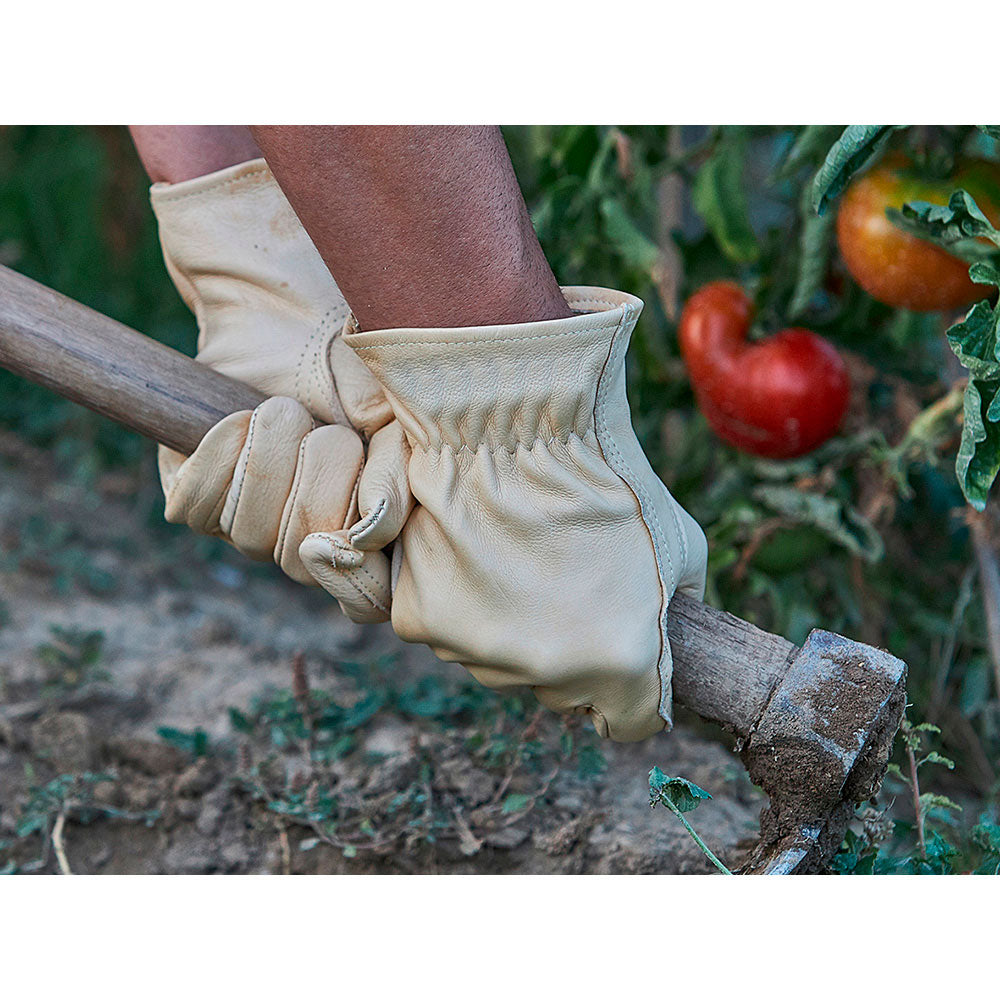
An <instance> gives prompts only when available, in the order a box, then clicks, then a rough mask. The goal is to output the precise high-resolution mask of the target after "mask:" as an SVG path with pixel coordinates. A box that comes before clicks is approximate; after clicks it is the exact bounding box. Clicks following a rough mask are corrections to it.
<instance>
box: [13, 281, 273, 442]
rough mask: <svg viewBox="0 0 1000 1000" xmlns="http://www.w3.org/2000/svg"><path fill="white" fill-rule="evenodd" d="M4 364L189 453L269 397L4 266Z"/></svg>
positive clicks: (26, 376) (157, 439) (76, 400)
mask: <svg viewBox="0 0 1000 1000" xmlns="http://www.w3.org/2000/svg"><path fill="white" fill-rule="evenodd" d="M0 365H2V366H3V367H4V368H9V369H10V370H11V371H13V372H16V373H17V374H18V375H23V376H24V377H25V378H27V379H30V380H31V381H33V382H38V383H39V384H40V385H44V386H46V387H47V388H49V389H52V390H53V391H55V392H57V393H59V395H60V396H65V397H66V398H67V399H72V400H73V402H75V403H80V404H81V405H83V406H86V407H87V408H88V409H91V410H96V411H97V412H98V413H101V414H103V415H104V416H106V417H110V418H111V419H112V420H114V421H116V422H118V423H120V424H124V425H125V426H126V427H130V428H131V429H132V430H135V431H138V432H139V433H140V434H145V435H146V437H151V438H153V439H154V440H155V441H159V442H160V443H161V444H165V445H167V446H168V447H170V448H174V449H176V450H177V451H180V452H183V453H184V454H185V455H190V454H191V452H193V451H194V450H195V448H197V447H198V442H199V441H201V439H202V438H203V437H204V436H205V434H206V432H207V431H208V429H209V428H210V427H213V426H214V425H215V424H217V423H218V422H219V421H220V420H221V419H222V418H223V417H225V416H227V415H228V414H230V413H233V412H235V411H236V410H252V409H253V408H254V407H255V406H257V405H258V403H261V402H263V400H264V397H263V396H262V395H261V394H260V393H259V392H257V390H256V389H251V388H250V386H248V385H243V384H242V383H241V382H236V381H234V380H233V379H230V378H226V376H225V375H220V374H218V372H214V371H212V370H211V369H210V368H206V367H205V366H204V365H199V364H198V363H197V362H195V361H193V360H192V359H191V358H189V357H187V356H186V355H184V354H181V353H179V352H178V351H174V350H172V349H171V348H169V347H166V346H165V345H163V344H161V343H159V342H158V341H155V340H152V339H150V338H149V337H144V336H143V335H142V334H141V333H137V332H136V331H135V330H132V329H131V328H129V327H127V326H125V325H124V324H123V323H118V322H117V321H115V320H113V319H111V318H109V317H108V316H104V315H102V314H101V313H99V312H96V311H95V310H93V309H88V308H87V306H85V305H82V304H81V303H79V302H74V301H73V300H72V299H69V298H67V297H66V296H65V295H60V294H59V292H56V291H53V290H52V289H51V288H46V287H45V286H44V285H40V284H38V282H36V281H32V280H31V279H30V278H26V277H24V275H21V274H18V273H17V272H15V271H11V270H10V269H8V268H6V267H0Z"/></svg>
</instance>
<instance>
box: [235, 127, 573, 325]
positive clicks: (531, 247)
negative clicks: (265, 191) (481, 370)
mask: <svg viewBox="0 0 1000 1000" xmlns="http://www.w3.org/2000/svg"><path fill="white" fill-rule="evenodd" d="M250 131H251V133H252V135H253V137H254V138H255V139H256V141H257V144H258V145H259V147H260V148H261V150H262V151H263V153H264V156H265V157H266V158H267V161H268V164H269V165H270V167H271V169H272V171H273V172H274V175H275V177H276V178H277V179H278V183H279V184H281V186H282V188H283V189H284V191H285V193H286V195H287V196H288V199H289V201H291V203H292V206H293V207H294V209H295V211H296V212H297V213H298V215H299V218H300V219H301V220H302V223H303V225H304V226H305V228H306V230H307V231H308V232H309V234H310V236H311V237H312V239H313V242H314V243H315V244H316V247H317V248H318V250H319V252H320V253H321V254H322V256H323V259H324V260H325V261H326V263H327V266H328V267H329V268H330V270H331V272H332V273H333V275H334V277H335V278H336V279H337V283H338V284H339V285H340V287H341V289H342V291H343V292H344V295H345V296H346V298H347V300H348V302H349V303H350V305H351V307H352V309H353V310H354V313H355V315H356V316H357V318H358V321H359V323H360V324H361V326H362V328H366V329H384V328H390V327H400V326H418V327H419V326H479V325H488V324H493V323H520V322H530V321H533V320H540V319H554V318H557V317H561V316H567V315H569V308H568V306H567V305H566V301H565V299H564V298H563V296H562V293H561V292H560V290H559V286H558V283H557V282H556V279H555V277H554V276H553V274H552V271H551V269H550V268H549V265H548V263H547V261H546V260H545V256H544V254H543V253H542V250H541V247H540V246H539V244H538V239H537V237H536V236H535V232H534V230H533V229H532V226H531V220H530V218H529V216H528V211H527V208H526V206H525V204H524V198H523V196H522V195H521V191H520V189H519V187H518V185H517V179H516V177H515V176H514V170H513V167H512V166H511V162H510V157H509V156H508V154H507V149H506V147H505V146H504V142H503V137H502V136H501V134H500V130H499V129H497V128H493V127H486V126H460V127H437V126H429V127H409V126H405V127H404V126H398V127H391V126H387V127H382V126H369V127H356V126H333V125H329V126H327V125H323V126H273V125H257V126H251V127H250Z"/></svg>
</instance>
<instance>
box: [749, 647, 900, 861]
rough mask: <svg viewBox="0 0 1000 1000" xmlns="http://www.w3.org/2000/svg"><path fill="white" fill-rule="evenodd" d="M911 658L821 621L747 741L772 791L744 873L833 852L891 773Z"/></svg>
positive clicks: (752, 762) (756, 772) (757, 774)
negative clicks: (823, 627)
mask: <svg viewBox="0 0 1000 1000" xmlns="http://www.w3.org/2000/svg"><path fill="white" fill-rule="evenodd" d="M905 683H906V664H905V663H903V661H902V660H900V659H897V658H896V657H895V656H893V655H892V654H890V653H887V652H886V651H885V650H882V649H877V648H875V647H874V646H867V645H864V644H863V643H858V642H854V641H852V640H850V639H845V638H844V637H843V636H840V635H836V634H834V633H832V632H826V631H823V630H820V629H815V630H813V631H812V632H811V633H810V634H809V638H808V639H807V640H806V642H805V645H804V646H803V647H802V648H801V649H800V650H799V652H798V654H797V655H796V656H795V658H794V659H793V661H792V662H791V664H790V665H789V668H788V671H787V673H786V674H785V676H784V677H783V678H782V680H781V681H780V683H779V684H778V685H777V687H776V688H775V690H774V693H773V694H772V696H771V698H770V700H769V701H768V703H767V705H766V707H765V709H764V712H763V714H762V715H761V718H760V720H759V722H758V723H757V725H756V726H755V727H754V729H753V731H752V732H751V733H750V734H749V735H748V737H747V738H746V740H745V741H744V743H743V747H742V750H741V756H742V758H743V761H744V763H745V764H746V766H747V770H748V771H749V773H750V778H751V780H752V781H753V782H754V784H756V785H759V786H760V787H761V788H763V789H764V791H766V792H767V794H768V797H769V799H770V803H769V805H768V806H767V807H766V808H765V809H764V811H763V813H762V814H761V839H760V842H759V843H758V844H757V846H756V847H755V848H754V850H753V853H752V854H751V856H750V858H749V859H748V860H747V862H746V864H745V865H744V866H743V868H742V869H741V871H742V872H743V873H745V874H761V875H763V874H767V875H787V874H793V873H794V874H808V873H810V872H815V871H819V870H821V869H822V868H823V866H824V865H825V864H826V863H827V862H828V861H829V859H830V858H831V857H832V856H833V855H834V854H835V853H836V851H837V849H838V847H839V846H840V843H841V841H842V839H843V836H844V831H845V830H846V828H847V824H848V822H849V821H850V819H851V817H852V816H853V814H854V807H855V805H856V804H857V803H859V802H862V801H864V800H865V799H867V798H871V797H872V796H873V795H874V794H875V793H876V791H877V790H878V787H879V785H880V784H881V782H882V777H883V775H884V774H885V769H886V765H887V763H888V759H889V754H890V751H891V749H892V741H893V738H894V737H895V735H896V731H897V730H898V728H899V725H900V722H901V721H902V716H903V709H904V708H905V705H906V691H905Z"/></svg>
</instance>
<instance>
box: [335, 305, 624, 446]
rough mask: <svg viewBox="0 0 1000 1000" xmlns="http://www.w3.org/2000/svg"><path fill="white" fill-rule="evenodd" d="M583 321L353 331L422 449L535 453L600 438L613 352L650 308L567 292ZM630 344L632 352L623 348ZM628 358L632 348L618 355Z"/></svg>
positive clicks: (348, 337)
mask: <svg viewBox="0 0 1000 1000" xmlns="http://www.w3.org/2000/svg"><path fill="white" fill-rule="evenodd" d="M563 294H564V295H565V296H566V300H567V302H568V303H569V306H570V308H572V309H573V310H574V312H575V313H576V315H574V316H570V317H567V318H565V319H557V320H545V321H542V322H538V323H521V324H514V325H507V326H480V327H459V328H451V329H397V330H379V331H365V332H351V328H350V326H349V327H348V328H347V329H346V330H345V333H344V337H343V339H344V342H345V343H346V344H347V345H348V346H350V347H351V348H352V349H353V350H354V351H355V352H356V353H357V354H358V355H359V356H360V357H361V359H362V360H363V361H364V362H365V364H366V365H367V366H368V367H369V368H370V369H371V371H372V372H373V373H374V375H375V377H376V378H377V379H378V380H379V382H381V384H382V386H383V388H384V389H385V390H386V393H387V395H388V396H389V397H390V399H391V400H392V403H393V409H394V411H395V413H396V416H397V417H398V418H399V420H400V422H401V423H402V424H403V427H404V429H405V430H406V432H407V436H408V437H409V439H410V441H411V443H412V444H413V445H414V447H417V448H423V449H426V450H439V449H442V448H451V449H454V450H456V451H458V450H462V449H468V450H471V451H476V450H479V449H481V448H484V447H485V448H487V449H488V450H491V451H493V450H498V449H504V450H507V451H514V450H516V449H518V448H521V447H524V448H531V447H533V446H534V445H536V444H538V443H539V442H542V443H552V442H554V441H566V440H568V439H569V438H570V437H579V438H584V437H588V436H593V434H594V431H595V412H596V409H597V394H598V388H599V385H600V383H601V380H602V375H604V373H605V369H606V367H607V366H608V362H609V358H610V357H611V354H612V347H613V345H616V344H617V345H620V346H622V347H623V346H626V345H627V343H628V339H629V337H630V336H631V333H632V329H633V327H634V326H635V322H636V320H637V319H638V316H639V313H640V311H641V310H642V301H641V300H640V299H638V298H636V297H635V296H633V295H628V294H625V293H624V292H616V291H612V290H610V289H605V288H592V287H571V288H564V289H563ZM622 341H624V344H622ZM615 354H616V355H617V356H618V358H619V360H620V359H621V358H623V357H624V350H621V351H620V353H619V352H618V351H616V352H615Z"/></svg>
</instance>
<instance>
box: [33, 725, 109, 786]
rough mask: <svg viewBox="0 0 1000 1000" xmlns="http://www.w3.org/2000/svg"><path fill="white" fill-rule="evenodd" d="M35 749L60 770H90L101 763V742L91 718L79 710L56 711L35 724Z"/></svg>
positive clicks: (69, 771)
mask: <svg viewBox="0 0 1000 1000" xmlns="http://www.w3.org/2000/svg"><path fill="white" fill-rule="evenodd" d="M29 744H30V746H31V750H32V752H33V753H34V754H36V755H37V756H38V757H41V758H42V759H43V760H45V761H48V763H50V764H51V765H52V767H54V768H55V769H56V770H57V771H63V772H66V773H75V772H80V771H90V770H93V768H94V767H95V765H96V762H97V745H96V740H95V737H94V730H93V727H92V726H91V724H90V720H89V719H88V718H87V717H86V716H85V715H81V714H80V713H79V712H52V713H50V714H48V715H43V716H42V718H40V719H39V720H38V721H37V722H36V723H34V725H33V726H32V727H31V733H30V736H29Z"/></svg>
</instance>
